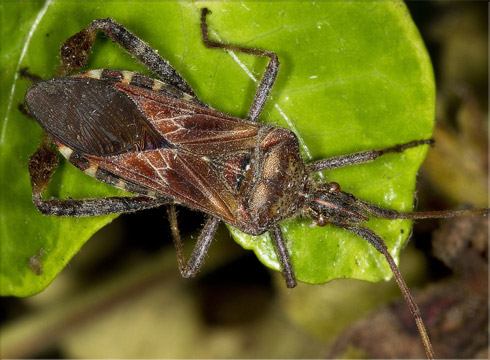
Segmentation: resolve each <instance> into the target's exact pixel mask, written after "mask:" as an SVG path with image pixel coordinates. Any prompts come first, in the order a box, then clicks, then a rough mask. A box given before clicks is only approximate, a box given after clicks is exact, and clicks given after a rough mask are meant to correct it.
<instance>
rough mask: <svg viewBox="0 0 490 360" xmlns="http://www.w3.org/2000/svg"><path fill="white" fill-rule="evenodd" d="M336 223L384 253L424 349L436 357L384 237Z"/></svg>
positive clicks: (415, 305)
mask: <svg viewBox="0 0 490 360" xmlns="http://www.w3.org/2000/svg"><path fill="white" fill-rule="evenodd" d="M335 225H337V226H339V227H341V228H344V229H345V230H347V231H350V232H351V233H354V234H356V235H357V236H360V237H362V238H363V239H365V240H366V241H368V242H369V243H370V244H371V245H372V246H374V248H375V249H376V250H377V251H379V252H380V253H381V254H383V255H384V257H385V258H386V261H387V262H388V264H389V266H390V268H391V271H392V272H393V275H394V277H395V280H396V283H397V284H398V287H399V288H400V290H401V292H402V294H403V297H404V298H405V301H406V302H407V304H408V307H409V309H410V312H411V313H412V316H413V317H414V319H415V323H416V324H417V328H418V330H419V333H420V337H421V338H422V342H423V344H424V349H425V352H426V354H427V358H428V359H434V358H435V353H434V350H433V349H432V344H431V343H430V340H429V335H428V334H427V330H426V328H425V325H424V322H423V321H422V316H421V314H420V310H419V307H418V306H417V304H416V303H415V300H414V299H413V297H412V294H411V293H410V290H409V289H408V286H407V284H406V283H405V280H403V277H402V275H401V273H400V270H398V267H397V266H396V264H395V261H394V260H393V258H392V257H391V255H390V253H389V251H388V247H387V246H386V244H385V242H384V241H383V239H382V238H381V237H380V236H379V235H377V234H376V233H375V232H374V231H372V230H371V229H368V228H366V227H363V226H354V225H346V224H335Z"/></svg>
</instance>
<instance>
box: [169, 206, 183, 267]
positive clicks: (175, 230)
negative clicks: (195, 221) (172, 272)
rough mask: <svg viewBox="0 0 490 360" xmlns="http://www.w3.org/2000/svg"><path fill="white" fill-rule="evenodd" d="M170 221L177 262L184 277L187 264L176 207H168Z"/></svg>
mask: <svg viewBox="0 0 490 360" xmlns="http://www.w3.org/2000/svg"><path fill="white" fill-rule="evenodd" d="M167 214H168V221H169V222H170V230H171V231H172V239H173V242H174V246H175V250H176V251H177V262H178V264H179V270H180V273H181V274H182V276H184V274H185V269H186V264H185V257H184V249H183V247H182V239H181V237H180V230H179V223H178V222H177V211H176V209H175V205H174V204H172V205H167Z"/></svg>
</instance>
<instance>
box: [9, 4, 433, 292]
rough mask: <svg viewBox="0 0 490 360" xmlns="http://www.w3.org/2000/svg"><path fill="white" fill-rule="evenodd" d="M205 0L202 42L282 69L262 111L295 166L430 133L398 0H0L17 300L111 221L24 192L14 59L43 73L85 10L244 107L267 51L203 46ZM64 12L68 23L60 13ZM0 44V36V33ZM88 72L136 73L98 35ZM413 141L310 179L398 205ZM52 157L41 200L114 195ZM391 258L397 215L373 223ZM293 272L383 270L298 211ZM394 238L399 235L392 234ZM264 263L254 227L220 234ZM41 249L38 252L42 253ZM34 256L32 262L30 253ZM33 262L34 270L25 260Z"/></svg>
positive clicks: (212, 96)
mask: <svg viewBox="0 0 490 360" xmlns="http://www.w3.org/2000/svg"><path fill="white" fill-rule="evenodd" d="M203 6H207V7H209V8H210V9H211V10H212V14H211V15H210V16H209V18H208V19H209V25H210V29H211V37H213V38H215V39H217V38H218V37H219V39H221V40H223V41H226V42H230V43H234V44H241V45H245V46H250V47H258V48H263V49H268V50H273V51H275V52H276V53H277V55H278V56H279V60H280V61H281V67H280V70H279V76H278V79H277V82H276V84H275V86H274V88H273V90H272V94H271V98H270V99H269V101H268V102H267V104H266V107H265V109H264V112H263V114H262V116H261V120H262V121H264V122H268V123H270V124H273V125H278V126H284V127H288V128H290V129H292V130H293V131H294V132H295V133H296V134H297V135H298V138H299V140H300V146H301V150H302V154H303V156H304V159H305V160H306V161H308V160H313V159H315V160H317V159H321V158H325V157H330V156H336V155H342V154H349V153H353V152H356V151H361V150H367V149H372V148H384V147H387V146H391V145H394V144H397V143H402V142H406V141H410V140H414V139H424V138H429V137H430V136H431V133H432V127H433V117H434V82H433V75H432V69H431V65H430V61H429V58H428V55H427V53H426V51H425V48H424V45H423V43H422V41H421V39H420V36H419V34H418V32H417V30H416V28H415V26H414V24H413V23H412V20H411V19H410V16H409V14H408V12H407V10H406V8H405V5H404V4H403V3H401V2H353V3H347V2H312V3H308V2H290V3H288V2H286V3H284V2H271V3H263V2H245V3H241V2H209V3H194V2H130V3H124V6H122V5H121V3H118V2H48V3H45V4H42V3H37V2H32V3H31V2H27V3H26V2H22V3H17V2H3V3H1V4H0V13H1V21H0V22H1V25H0V44H1V45H0V46H2V47H1V54H0V55H1V61H0V66H1V73H2V74H3V75H2V78H3V81H2V84H1V85H0V86H2V97H1V101H0V109H1V110H2V111H1V114H2V118H1V128H0V129H1V130H0V131H1V133H0V146H1V150H0V175H1V177H0V182H1V189H2V191H1V192H0V231H1V233H0V251H1V253H0V293H1V294H2V295H16V296H27V295H31V294H34V293H37V292H39V291H41V290H43V289H44V288H45V287H46V286H47V285H48V284H49V283H50V282H51V281H52V280H53V279H54V278H55V276H56V275H57V274H58V273H59V272H60V271H61V270H62V269H63V267H64V266H65V265H66V264H67V263H68V261H69V260H70V259H71V257H72V256H74V254H76V252H77V251H78V250H79V249H80V247H81V246H82V245H83V243H84V242H85V241H87V240H88V239H89V238H90V236H91V235H92V234H93V233H94V232H96V231H97V230H98V229H99V228H101V227H102V226H104V225H105V224H107V223H108V222H110V221H111V220H112V219H113V218H114V217H111V216H109V217H108V216H104V217H97V218H88V219H85V218H83V219H82V218H79V219H69V218H56V217H44V216H42V215H41V214H40V213H39V212H38V211H37V210H36V209H35V207H34V205H33V204H32V201H31V189H30V184H29V174H28V171H27V162H28V158H29V156H30V155H31V154H32V153H33V152H34V151H35V149H36V146H37V144H38V143H39V139H40V136H41V130H40V127H39V126H38V125H37V124H36V123H35V121H32V120H30V119H28V118H27V117H25V116H24V115H22V114H21V113H20V112H19V111H18V110H17V105H18V104H19V103H21V102H22V101H23V96H24V94H25V91H26V89H27V88H28V86H29V83H28V81H27V80H24V79H21V78H19V77H18V75H17V72H18V70H19V69H20V68H22V67H25V66H28V67H29V68H30V71H31V72H32V73H34V74H36V75H39V76H41V77H43V78H50V77H52V76H53V75H54V73H55V71H56V67H57V65H58V63H59V47H60V46H61V44H62V43H63V41H64V40H66V39H67V38H68V37H69V36H71V35H73V34H75V33H76V32H77V31H79V30H81V29H82V28H84V27H85V26H87V25H88V24H89V23H90V22H91V21H92V20H93V19H95V18H101V17H112V18H114V19H116V21H118V22H120V23H122V24H123V25H125V26H126V27H128V28H129V29H131V30H132V31H133V32H134V33H136V34H137V35H138V36H139V37H141V38H142V39H144V40H145V41H146V42H148V43H149V44H150V45H151V46H152V47H153V48H154V49H157V50H158V51H159V53H160V54H161V55H162V56H163V57H164V58H165V59H167V60H168V61H169V62H170V63H171V64H172V65H173V66H174V67H175V68H176V69H177V70H178V71H179V72H180V73H181V74H182V75H183V77H184V78H185V79H186V80H187V81H188V82H189V84H190V85H191V86H192V87H193V89H194V90H195V91H196V93H197V94H198V96H199V97H200V98H201V99H202V100H203V101H205V102H207V103H209V104H210V105H211V106H213V107H215V108H216V109H219V110H221V111H225V112H228V113H230V114H233V115H236V116H241V117H244V116H246V114H247V111H248V108H249V106H250V103H251V100H252V99H253V95H254V92H255V90H256V87H257V84H256V82H255V81H254V80H252V79H251V76H253V77H254V78H255V79H260V76H261V74H262V73H263V71H264V68H265V66H266V63H267V61H266V59H262V58H256V57H253V56H249V55H244V54H238V53H237V54H229V53H226V52H224V51H220V50H212V49H207V48H205V47H204V46H203V44H202V41H201V38H200V30H199V17H200V11H199V9H200V8H201V7H203ZM66 19H70V20H69V21H66ZM6 40H8V41H6ZM88 67H89V68H92V69H97V68H116V69H117V68H119V69H126V70H135V71H139V72H142V73H146V74H148V73H149V72H148V70H146V69H145V68H144V67H143V66H142V65H141V64H139V63H137V62H136V61H135V60H134V59H132V58H131V57H130V56H129V55H127V54H125V53H124V51H122V50H121V49H120V48H119V47H118V46H116V45H114V44H112V43H111V42H110V41H107V40H106V39H104V38H103V37H100V38H99V39H98V40H97V41H96V45H95V47H94V50H93V53H92V55H91V57H90V59H89V64H88ZM425 152H426V149H425V148H417V149H411V150H408V151H406V152H404V153H403V154H395V155H387V156H384V157H383V158H381V159H378V160H377V161H375V162H373V163H371V164H364V165H359V166H352V167H349V168H344V169H337V170H335V171H330V172H328V173H324V174H322V177H321V178H320V177H319V180H322V179H323V180H326V179H328V180H329V181H337V182H339V183H340V184H341V186H342V188H343V190H345V191H348V192H352V193H353V194H355V195H356V196H357V197H359V198H361V199H363V200H367V201H370V202H372V203H374V204H376V205H381V206H385V207H388V208H393V209H397V210H404V211H409V210H411V209H412V205H413V191H414V186H415V176H416V173H417V170H418V167H419V166H420V164H421V162H422V160H423V157H424V155H425ZM120 193H121V192H120V191H118V190H115V189H113V188H111V187H109V186H107V185H105V184H102V183H100V182H97V181H96V180H94V179H92V178H90V177H88V176H86V175H84V174H83V173H81V172H80V171H78V170H76V169H75V168H74V167H73V166H72V165H70V164H68V163H66V162H63V163H62V165H61V167H60V168H59V169H58V170H57V171H56V173H55V177H54V179H53V181H52V183H51V184H50V188H49V194H48V196H57V197H61V198H66V197H73V198H83V197H97V196H112V195H116V194H120ZM369 226H370V227H371V228H372V229H374V230H375V231H376V232H377V233H378V234H380V235H381V236H382V237H383V238H384V239H385V240H386V242H387V244H388V245H389V247H390V251H391V252H392V254H394V255H396V254H398V252H399V251H400V248H401V247H402V245H403V243H404V241H405V240H406V237H407V235H408V234H409V232H410V222H409V221H385V220H375V221H374V220H373V221H370V222H369ZM282 228H283V230H284V233H285V236H286V238H287V241H288V246H289V249H290V253H291V257H292V261H293V266H294V268H295V271H296V275H297V277H298V279H299V280H301V281H305V282H310V283H321V282H325V281H328V280H330V279H333V278H339V277H340V278H342V277H353V278H360V279H365V280H371V281H375V280H379V279H381V278H387V277H388V276H389V275H390V272H389V269H388V267H387V265H386V264H385V261H384V260H383V259H382V258H381V257H380V256H379V255H378V254H376V251H375V250H374V249H372V248H371V247H370V246H369V245H368V244H366V243H365V241H363V240H362V239H360V238H357V237H356V236H353V235H350V234H349V233H346V232H345V231H343V230H340V229H336V228H333V227H329V226H327V227H325V228H318V227H317V228H313V229H311V228H310V227H309V226H308V221H306V220H300V219H295V220H288V221H285V222H284V223H283V224H282ZM402 229H403V230H404V231H403V234H402V233H401V230H402ZM232 233H233V235H234V236H235V238H236V239H237V240H238V241H239V242H240V244H242V246H244V247H246V248H251V249H254V251H255V252H256V253H257V255H258V256H259V258H260V259H261V261H263V262H264V263H265V264H266V265H267V266H270V267H272V268H276V269H278V268H279V266H278V264H277V260H276V256H275V253H274V251H273V248H272V246H271V242H270V239H269V238H268V237H267V236H261V237H251V236H247V235H244V234H241V233H238V232H237V231H236V230H232ZM41 249H42V250H41ZM33 257H34V258H33ZM29 258H33V259H34V260H36V259H37V260H38V261H39V263H40V264H41V265H42V268H43V272H42V274H41V275H36V274H35V269H31V267H29V262H28V259H29Z"/></svg>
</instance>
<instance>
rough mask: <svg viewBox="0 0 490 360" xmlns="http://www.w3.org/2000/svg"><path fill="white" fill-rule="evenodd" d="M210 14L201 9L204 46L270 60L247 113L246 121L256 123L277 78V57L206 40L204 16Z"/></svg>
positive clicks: (206, 29) (206, 30)
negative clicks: (265, 57)
mask: <svg viewBox="0 0 490 360" xmlns="http://www.w3.org/2000/svg"><path fill="white" fill-rule="evenodd" d="M208 13H210V11H209V10H208V9H207V8H203V9H201V33H202V40H203V42H204V45H206V46H207V47H208V48H216V49H224V50H231V51H240V52H243V53H245V54H250V55H255V56H267V57H269V58H270V60H269V64H267V67H266V69H265V72H264V75H263V76H262V80H261V81H260V84H259V87H258V88H257V92H256V93H255V97H254V100H253V102H252V106H251V107H250V110H249V111H248V116H247V119H248V120H252V121H257V119H258V118H259V116H260V113H261V112H262V109H263V108H264V105H265V102H266V101H267V98H268V97H269V93H270V91H271V89H272V86H273V85H274V81H275V80H276V77H277V72H278V70H279V59H278V58H277V55H276V54H275V53H274V52H272V51H268V50H260V49H251V48H246V47H243V46H238V45H232V44H223V43H220V42H216V41H212V40H209V39H208V24H207V23H206V15H207V14H208Z"/></svg>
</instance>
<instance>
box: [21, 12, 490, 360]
mask: <svg viewBox="0 0 490 360" xmlns="http://www.w3.org/2000/svg"><path fill="white" fill-rule="evenodd" d="M207 14H208V10H207V9H202V13H201V31H202V39H203V42H204V44H205V45H206V46H207V47H208V48H216V49H223V50H233V51H237V52H243V53H246V54H251V55H255V56H261V57H267V58H269V62H268V65H267V67H266V69H265V72H264V74H263V77H262V79H261V81H260V84H259V86H258V89H257V91H256V94H255V97H254V99H253V102H252V105H251V107H250V110H249V112H248V116H247V118H246V119H240V118H236V117H233V116H231V115H227V114H224V113H221V112H219V111H217V110H215V109H212V108H210V107H209V106H208V105H207V104H205V103H203V102H202V101H201V100H199V98H198V97H197V96H196V94H195V93H194V91H193V90H192V89H191V87H190V86H189V85H188V84H187V82H186V81H185V80H184V79H183V78H182V76H181V75H180V74H179V73H177V71H176V70H175V69H174V68H173V67H172V66H171V65H170V64H169V63H168V62H167V61H166V60H164V59H163V58H162V57H160V56H159V55H158V54H157V53H156V52H155V51H154V50H153V49H151V48H150V47H149V46H148V45H147V44H146V43H145V42H143V41H142V40H140V39H139V38H138V37H136V36H135V35H134V34H133V33H131V32H130V31H129V30H127V29H126V28H124V27H123V26H122V25H120V24H118V23H116V22H115V21H114V20H112V19H110V18H109V19H98V20H94V21H93V22H92V23H91V24H90V25H89V26H88V27H87V28H85V29H83V30H82V31H80V32H79V33H77V34H75V35H74V36H72V37H71V38H69V39H68V40H67V41H66V42H65V43H64V44H63V46H62V48H61V57H62V60H61V66H60V68H59V71H58V73H57V77H56V78H54V79H50V80H45V81H39V82H37V83H35V84H34V85H33V86H31V87H30V88H29V90H28V91H27V93H26V103H27V106H28V108H29V112H30V114H31V115H32V116H33V117H34V118H35V119H36V120H37V121H38V122H39V124H40V125H41V127H42V128H43V129H44V130H45V132H46V134H47V136H44V138H43V140H42V143H41V145H40V147H39V149H38V150H37V151H36V152H35V153H34V154H33V155H32V156H31V158H30V161H29V171H30V175H31V185H32V190H33V195H32V197H33V201H34V204H35V206H36V207H37V208H38V209H39V210H40V211H41V212H42V213H43V214H45V215H54V216H75V217H77V216H98V215H106V214H114V213H130V212H135V211H138V210H142V209H148V208H154V207H159V206H163V205H165V206H166V207H167V211H168V216H169V220H170V224H171V229H172V235H173V241H174V245H175V248H176V250H177V259H178V264H179V269H180V272H181V273H182V275H183V276H184V277H193V276H194V275H196V273H197V272H198V271H199V268H200V267H201V265H202V263H203V259H204V257H205V255H206V253H207V251H208V249H209V246H210V244H211V241H212V239H213V237H214V234H215V232H216V230H217V227H218V225H219V223H220V222H221V221H223V222H225V223H227V224H229V225H231V226H234V227H236V228H238V229H240V230H241V231H243V232H244V233H247V234H250V235H260V234H263V233H264V232H266V231H269V232H270V234H271V237H272V239H273V243H274V246H275V250H276V253H277V256H278V258H279V261H280V264H281V268H282V274H283V276H284V279H285V281H286V285H287V286H288V287H290V288H292V287H294V286H295V285H296V278H295V273H294V269H293V266H292V265H291V261H290V258H289V253H288V250H287V248H286V244H285V240H284V237H283V234H282V232H281V229H280V227H279V222H280V221H282V220H284V219H288V218H291V217H294V216H297V215H303V216H305V217H308V218H311V219H312V220H313V221H314V222H315V223H316V224H317V225H318V226H324V225H325V224H327V223H330V224H333V225H335V226H338V227H340V228H343V229H345V230H347V231H349V232H352V233H354V234H355V235H357V236H359V237H360V238H363V239H364V240H366V241H367V242H368V243H370V244H371V245H372V246H373V247H374V248H375V249H376V250H377V251H379V252H380V253H381V254H383V255H384V257H385V258H386V261H387V262H388V264H389V266H390V268H391V270H392V272H393V274H394V277H395V280H396V282H397V284H398V286H399V287H400V289H401V292H402V293H403V296H404V297H405V299H406V301H407V303H408V306H409V308H410V310H411V312H412V314H413V316H414V319H415V321H416V324H417V327H418V329H419V332H420V335H421V338H422V341H423V345H424V348H425V351H426V353H427V356H428V357H429V358H433V357H434V352H433V350H432V346H431V344H430V341H429V337H428V334H427V331H426V329H425V327H424V324H423V322H422V318H421V316H420V312H419V309H418V307H417V305H416V303H415V301H414V300H413V298H412V296H411V294H410V292H409V289H408V287H407V285H406V284H405V281H404V280H403V278H402V276H401V274H400V272H399V270H398V268H397V266H396V264H395V262H394V260H393V258H392V257H391V255H390V253H389V252H388V249H387V246H386V245H385V242H384V241H383V239H381V237H380V236H378V235H377V234H376V233H375V232H373V231H372V230H370V229H369V228H367V227H365V226H363V225H362V223H364V222H367V221H368V220H369V218H368V216H375V217H380V218H385V219H426V218H446V217H454V216H464V215H478V214H487V213H488V209H480V210H463V211H439V212H413V213H400V212H397V211H394V210H388V209H384V208H381V207H378V206H375V205H372V204H370V203H367V202H365V201H362V200H360V199H357V198H355V197H354V196H353V195H352V194H349V193H346V192H343V191H341V187H340V185H339V184H338V183H336V182H324V183H319V182H317V181H315V180H313V178H312V177H311V174H312V173H315V172H319V171H323V170H327V169H333V168H339V167H344V166H348V165H354V164H360V163H365V162H369V161H373V160H375V159H376V158H378V157H380V156H382V155H384V154H387V153H395V152H402V151H404V150H405V149H408V148H412V147H416V146H421V145H428V144H432V142H433V141H432V140H431V139H422V140H414V141H411V142H408V143H405V144H400V145H395V146H392V147H389V148H386V149H382V150H369V151H363V152H359V153H355V154H350V155H345V156H339V157H335V158H328V159H323V160H318V161H315V162H313V163H310V164H306V163H305V162H304V161H303V159H302V158H301V155H300V152H299V147H298V140H297V138H296V136H295V135H294V134H293V133H292V132H291V131H289V130H287V129H284V128H280V127H272V126H268V125H263V124H260V123H258V122H257V120H258V118H259V116H260V114H261V111H262V109H263V107H264V104H265V102H266V101H267V98H268V95H269V92H270V90H271V88H272V86H273V84H274V81H275V79H276V76H277V74H278V69H279V61H278V57H277V56H276V54H275V53H274V52H272V51H267V50H259V49H253V48H246V47H242V46H238V45H231V44H225V43H220V42H215V41H212V40H209V39H208V28H207V23H206V16H207ZM98 30H101V31H102V32H103V33H104V34H105V35H106V36H107V37H109V38H110V39H112V40H113V41H114V42H116V43H118V44H119V45H121V46H122V47H123V48H124V49H125V50H126V51H127V52H129V53H130V54H131V55H132V56H133V57H135V58H136V59H138V60H139V61H140V62H141V63H142V64H143V65H145V66H146V67H147V68H148V69H149V70H151V71H152V72H153V73H155V74H156V75H158V77H159V78H160V79H161V80H155V79H152V78H150V77H147V76H144V75H141V74H138V73H134V72H130V71H120V70H109V69H101V70H90V71H87V72H84V73H80V74H76V75H72V76H68V75H69V73H70V72H71V71H72V70H74V69H80V68H83V67H84V66H85V64H86V62H87V58H88V55H89V52H90V49H91V47H92V45H93V42H94V40H95V36H96V34H97V32H98ZM53 148H57V149H58V151H59V152H60V153H61V154H62V155H63V156H64V157H65V158H67V159H68V161H70V162H71V163H72V164H74V165H75V166H76V167H78V168H79V169H80V170H82V171H83V172H85V173H86V174H88V175H90V176H92V177H94V178H96V179H98V180H101V181H103V182H106V183H108V184H110V185H112V186H115V187H117V188H121V189H124V190H127V191H129V192H132V193H134V194H137V196H135V197H110V198H98V199H95V198H93V199H80V200H74V199H67V200H60V199H51V200H43V199H42V194H43V192H44V191H45V189H46V187H47V185H48V182H49V179H50V177H51V175H52V173H53V171H54V169H55V168H56V166H57V163H58V155H57V154H56V153H55V152H54V151H53ZM177 204H181V205H184V206H188V207H189V208H192V209H195V210H198V211H201V212H204V213H206V214H207V215H208V216H209V217H208V220H207V221H206V223H205V225H204V228H203V229H202V232H201V235H200V236H199V238H198V240H197V243H196V246H195V248H194V250H193V252H192V254H191V256H190V259H189V260H188V261H186V260H185V258H184V253H183V249H182V242H181V238H180V234H179V229H178V225H177V216H176V210H175V207H176V205H177Z"/></svg>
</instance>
